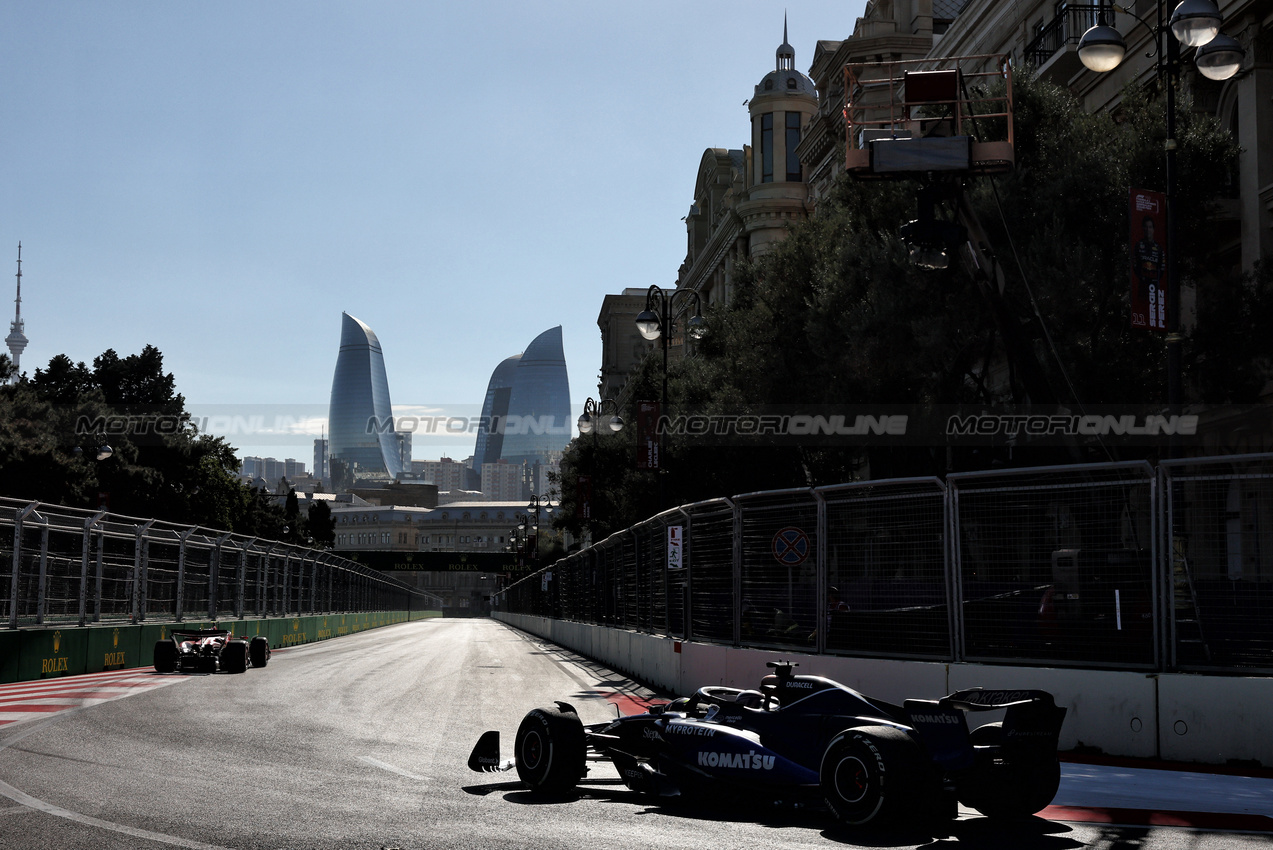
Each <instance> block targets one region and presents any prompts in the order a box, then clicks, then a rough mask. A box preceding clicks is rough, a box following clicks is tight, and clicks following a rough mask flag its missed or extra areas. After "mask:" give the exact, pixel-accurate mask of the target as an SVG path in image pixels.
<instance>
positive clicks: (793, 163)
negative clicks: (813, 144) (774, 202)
mask: <svg viewBox="0 0 1273 850" xmlns="http://www.w3.org/2000/svg"><path fill="white" fill-rule="evenodd" d="M798 144H800V113H799V112H788V113H787V180H788V181H789V182H792V183H798V182H800V178H801V176H802V175H801V171H800V157H798V156H796V145H798Z"/></svg>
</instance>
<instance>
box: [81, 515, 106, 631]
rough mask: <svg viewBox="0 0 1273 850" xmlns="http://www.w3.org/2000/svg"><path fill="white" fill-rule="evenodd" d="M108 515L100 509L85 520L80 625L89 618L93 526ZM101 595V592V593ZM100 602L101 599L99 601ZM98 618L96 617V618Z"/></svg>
mask: <svg viewBox="0 0 1273 850" xmlns="http://www.w3.org/2000/svg"><path fill="white" fill-rule="evenodd" d="M104 516H106V511H98V512H97V513H95V514H93V515H92V516H91V517H89V518H88V519H86V520H84V539H83V544H84V546H83V554H82V555H81V556H80V625H81V626H82V625H84V624H85V622H87V620H88V552H89V549H90V548H91V542H90V541H92V539H93V527H94V526H95V525H97V523H98V522H99V521H100V520H101V518H102V517H104ZM99 597H100V594H99ZM98 604H100V599H99V603H98ZM94 619H96V618H94Z"/></svg>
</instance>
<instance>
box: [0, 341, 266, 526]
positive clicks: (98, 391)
mask: <svg viewBox="0 0 1273 850" xmlns="http://www.w3.org/2000/svg"><path fill="white" fill-rule="evenodd" d="M102 444H107V445H109V446H110V448H111V449H112V454H111V455H110V457H108V458H105V459H102V460H99V459H98V457H97V455H98V448H99V447H100V446H101V445H102ZM238 468H239V461H238V458H236V457H235V454H234V448H233V447H232V446H230V445H229V444H228V443H226V442H225V440H224V439H222V438H220V437H214V436H211V435H209V434H201V433H199V432H198V429H197V428H196V427H195V425H194V423H193V422H191V420H190V416H189V415H188V414H187V412H186V410H185V399H184V398H183V397H182V396H181V395H180V394H179V393H177V392H176V382H175V379H174V377H173V375H172V373H165V372H164V370H163V355H162V354H161V353H160V351H159V350H158V349H157V348H155V347H153V346H146V347H145V348H144V349H143V350H142V352H141V353H140V354H133V355H129V356H127V357H120V356H119V355H118V354H117V353H116V352H115V351H113V350H108V351H106V352H104V353H103V354H101V355H100V356H99V357H97V358H95V359H94V360H93V365H92V367H89V366H88V365H86V364H85V363H83V362H80V363H75V362H73V361H72V360H71V359H70V358H69V357H67V356H65V355H62V354H59V355H57V356H55V357H54V358H53V359H52V360H50V361H49V364H48V366H47V367H46V368H44V369H36V370H35V373H34V374H33V375H32V376H31V377H30V378H23V379H21V380H19V381H18V382H17V383H15V384H10V385H7V386H4V387H3V388H0V495H4V496H8V497H11V498H17V499H29V500H38V501H41V502H48V503H52V504H61V505H67V506H73V507H99V506H103V507H108V508H109V510H111V511H112V512H114V513H117V514H124V515H129V516H137V517H155V518H158V519H163V520H168V521H171V522H181V523H190V524H196V525H203V526H207V527H210V528H221V529H228V530H231V531H241V532H245V533H250V534H255V535H258V536H262V537H273V538H277V537H279V536H280V535H281V529H282V527H283V526H284V525H285V517H284V514H283V511H282V509H281V508H280V507H279V506H278V505H275V504H273V503H272V502H271V501H270V499H269V498H268V497H267V496H266V494H264V493H261V492H259V491H255V490H252V489H250V488H248V487H247V486H246V485H244V484H243V483H241V482H240V481H239V479H238V477H237V471H238Z"/></svg>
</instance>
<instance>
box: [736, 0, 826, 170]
mask: <svg viewBox="0 0 1273 850" xmlns="http://www.w3.org/2000/svg"><path fill="white" fill-rule="evenodd" d="M775 58H776V61H775V68H774V70H772V71H770V72H769V73H768V74H766V75H765V76H764V78H763V79H762V80H761V81H760V83H759V85H757V86H756V93H755V94H754V95H753V96H752V98H751V102H750V103H749V104H748V106H749V109H750V112H751V125H752V131H751V146H752V151H753V160H752V173H751V179H750V180H749V181H748V182H749V183H750V184H752V185H755V184H758V183H784V182H785V183H796V182H800V181H802V180H803V179H804V176H803V172H802V169H801V167H800V160H799V158H797V157H796V145H798V144H799V143H800V138H801V134H802V132H803V130H804V126H805V125H806V124H807V123H808V122H809V120H810V119H811V118H813V116H814V115H815V114H817V111H818V93H817V89H816V88H815V87H814V85H813V80H811V79H809V78H808V77H806V76H805V75H804V74H802V73H800V72H799V71H797V70H796V50H795V48H794V47H792V46H791V44H790V43H789V42H788V41H787V20H786V18H785V16H784V18H783V21H782V44H780V45H778V50H777V51H776V54H775Z"/></svg>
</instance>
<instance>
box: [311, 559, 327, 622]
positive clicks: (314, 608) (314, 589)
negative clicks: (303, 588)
mask: <svg viewBox="0 0 1273 850" xmlns="http://www.w3.org/2000/svg"><path fill="white" fill-rule="evenodd" d="M323 557H324V555H322V554H321V553H319V552H315V553H314V579H313V581H311V582H310V584H309V610H310V611H311V612H312V613H314V614H317V613H318V562H319V561H320V560H321V559H322V558H323Z"/></svg>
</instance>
